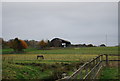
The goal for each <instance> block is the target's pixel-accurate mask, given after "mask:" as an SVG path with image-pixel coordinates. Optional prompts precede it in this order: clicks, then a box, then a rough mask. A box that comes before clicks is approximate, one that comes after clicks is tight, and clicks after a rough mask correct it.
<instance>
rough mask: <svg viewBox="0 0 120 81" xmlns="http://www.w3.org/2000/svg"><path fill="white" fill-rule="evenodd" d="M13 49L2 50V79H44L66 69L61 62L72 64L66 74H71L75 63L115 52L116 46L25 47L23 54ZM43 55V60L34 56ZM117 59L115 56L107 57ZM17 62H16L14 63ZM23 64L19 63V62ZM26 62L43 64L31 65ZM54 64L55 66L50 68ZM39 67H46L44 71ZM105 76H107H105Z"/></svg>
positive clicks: (116, 50) (116, 51)
mask: <svg viewBox="0 0 120 81" xmlns="http://www.w3.org/2000/svg"><path fill="white" fill-rule="evenodd" d="M12 51H13V49H3V50H2V54H1V55H2V57H3V58H2V60H3V79H45V78H50V77H52V76H53V72H54V71H58V73H59V71H64V70H65V71H66V69H65V67H64V66H62V65H61V63H67V64H72V65H73V66H71V65H70V67H67V69H69V71H67V72H68V74H72V73H73V72H74V71H73V70H72V68H75V66H76V65H77V63H85V62H86V61H89V60H91V59H92V58H94V57H96V56H98V55H99V54H117V53H118V47H83V48H62V49H52V50H37V49H33V48H29V49H25V53H23V54H12V53H11V52H12ZM37 55H43V56H44V58H45V59H44V60H42V59H38V60H37V58H36V56H37ZM109 58H112V59H113V58H114V59H118V58H117V57H109ZM16 63H18V64H16ZM21 63H22V64H25V65H20V64H21ZM26 64H43V65H42V66H33V65H26ZM44 64H45V65H44ZM52 66H56V67H57V68H51V67H52ZM41 69H46V70H45V71H44V72H42V71H41ZM106 78H107V77H106Z"/></svg>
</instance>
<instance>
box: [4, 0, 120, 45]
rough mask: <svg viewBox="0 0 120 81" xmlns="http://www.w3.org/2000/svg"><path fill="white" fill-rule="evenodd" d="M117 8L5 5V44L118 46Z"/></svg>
mask: <svg viewBox="0 0 120 81" xmlns="http://www.w3.org/2000/svg"><path fill="white" fill-rule="evenodd" d="M117 20H118V5H117V3H113V2H111V3H107V2H106V3H105V2H104V3H100V2H85V3H84V2H78V3H73V2H71V3H70V2H66V3H65V2H64V3H59V2H58V3H53V2H51V3H42V2H38V3H37V2H36V3H33V2H31V3H28V2H26V3H25V2H23V3H20V2H16V3H15V2H13V3H3V4H2V27H3V31H2V36H3V38H4V39H5V40H9V39H13V38H15V37H19V38H20V39H24V40H25V39H28V40H31V39H34V40H41V39H49V40H51V39H53V38H55V37H60V38H63V39H66V40H69V41H71V42H72V43H74V44H75V43H81V44H83V43H86V44H89V43H92V44H94V45H99V44H102V43H106V39H105V36H106V34H107V40H108V41H107V42H108V45H117V44H118V21H117Z"/></svg>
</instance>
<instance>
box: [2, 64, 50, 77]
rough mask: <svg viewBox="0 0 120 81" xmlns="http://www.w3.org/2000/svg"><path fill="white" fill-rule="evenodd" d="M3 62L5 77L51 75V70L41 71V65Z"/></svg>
mask: <svg viewBox="0 0 120 81" xmlns="http://www.w3.org/2000/svg"><path fill="white" fill-rule="evenodd" d="M3 63H4V65H3V74H2V76H3V77H2V78H3V79H44V78H45V77H48V76H50V75H51V71H50V70H45V71H44V72H41V71H40V67H33V66H25V65H16V64H8V63H5V62H3ZM41 74H42V75H41Z"/></svg>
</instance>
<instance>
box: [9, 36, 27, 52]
mask: <svg viewBox="0 0 120 81" xmlns="http://www.w3.org/2000/svg"><path fill="white" fill-rule="evenodd" d="M9 46H10V48H13V49H14V51H15V52H22V51H23V49H26V48H27V47H28V45H27V44H26V42H25V41H23V40H20V39H18V38H15V39H14V40H10V42H9Z"/></svg>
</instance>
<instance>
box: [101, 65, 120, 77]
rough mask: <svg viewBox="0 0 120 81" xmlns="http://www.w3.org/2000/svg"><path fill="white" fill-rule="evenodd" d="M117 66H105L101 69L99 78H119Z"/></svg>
mask: <svg viewBox="0 0 120 81" xmlns="http://www.w3.org/2000/svg"><path fill="white" fill-rule="evenodd" d="M119 76H120V75H119V74H118V68H117V67H106V68H104V69H103V71H102V74H101V77H100V79H119V78H118V77H119Z"/></svg>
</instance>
